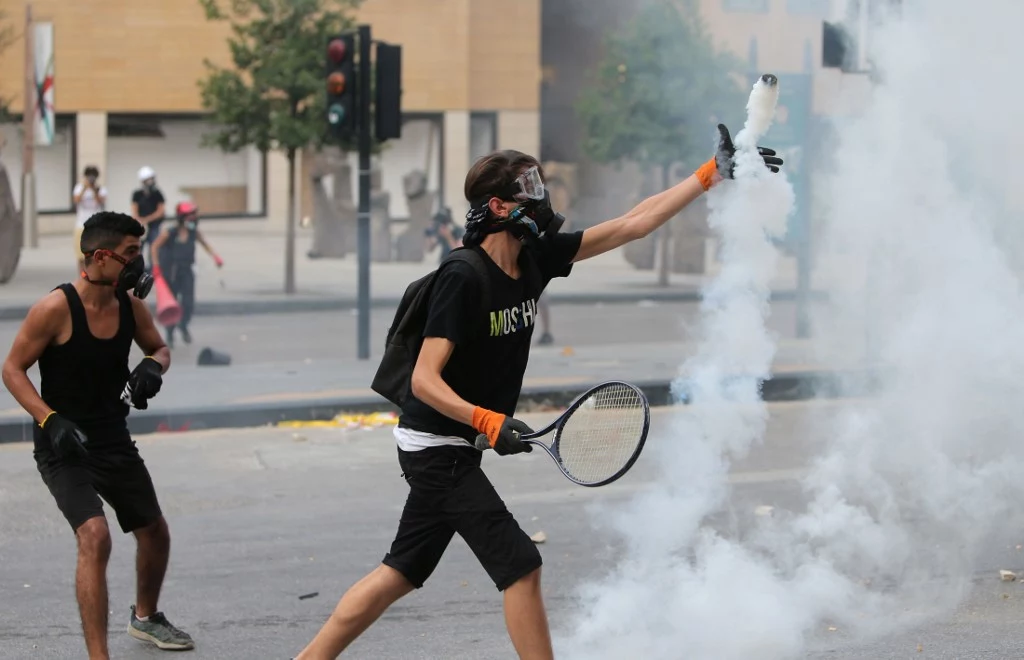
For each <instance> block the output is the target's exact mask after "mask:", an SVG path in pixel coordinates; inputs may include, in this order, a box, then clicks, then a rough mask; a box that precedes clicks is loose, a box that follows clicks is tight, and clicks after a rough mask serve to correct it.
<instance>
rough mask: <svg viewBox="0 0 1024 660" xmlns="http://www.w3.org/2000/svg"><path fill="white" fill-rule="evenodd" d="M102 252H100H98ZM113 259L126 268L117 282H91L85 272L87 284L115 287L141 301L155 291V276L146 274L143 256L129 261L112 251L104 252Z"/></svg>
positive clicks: (83, 274)
mask: <svg viewBox="0 0 1024 660" xmlns="http://www.w3.org/2000/svg"><path fill="white" fill-rule="evenodd" d="M96 252H100V250H96V251H94V252H93V254H96ZM103 252H105V253H106V254H107V255H109V256H110V258H111V259H113V260H114V261H116V262H118V263H119V264H121V265H122V266H124V268H122V269H121V272H120V273H118V275H117V280H116V281H110V280H91V279H89V276H88V275H86V274H85V273H84V272H83V273H82V277H83V278H85V281H86V282H89V283H90V284H97V285H99V286H113V287H115V288H116V289H117V290H118V291H123V292H125V293H128V292H129V291H131V292H132V294H134V295H135V297H136V298H138V299H139V300H143V299H144V298H145V297H146V296H148V295H149V292H150V291H151V290H152V289H153V276H152V275H150V274H149V273H147V272H146V263H145V261H143V259H142V255H141V254H140V255H138V256H136V257H135V258H134V259H131V260H128V259H125V258H124V257H122V256H121V255H119V254H117V253H116V252H113V251H110V250H103Z"/></svg>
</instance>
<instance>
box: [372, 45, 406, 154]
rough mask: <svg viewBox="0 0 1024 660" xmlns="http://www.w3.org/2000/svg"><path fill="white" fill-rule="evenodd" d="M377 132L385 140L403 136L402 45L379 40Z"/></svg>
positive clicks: (376, 102) (375, 131)
mask: <svg viewBox="0 0 1024 660" xmlns="http://www.w3.org/2000/svg"><path fill="white" fill-rule="evenodd" d="M375 73H376V78H377V80H376V81H375V82H376V84H375V90H374V92H375V98H374V106H375V110H376V112H375V117H374V119H375V124H376V125H375V126H374V136H375V137H376V138H377V140H379V141H381V142H383V141H384V140H390V139H392V138H400V137H402V47H401V46H392V45H391V44H385V43H378V44H377V70H376V72H375Z"/></svg>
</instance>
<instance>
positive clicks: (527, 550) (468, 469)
mask: <svg viewBox="0 0 1024 660" xmlns="http://www.w3.org/2000/svg"><path fill="white" fill-rule="evenodd" d="M480 458H481V452H480V451H478V450H477V449H474V448H472V447H469V446H467V447H456V446H454V445H453V446H444V447H429V448H427V449H421V450H419V451H414V452H407V451H403V450H401V449H399V450H398V462H399V464H400V465H401V467H402V471H403V472H404V474H403V476H404V477H405V480H406V481H407V482H408V483H409V497H408V499H406V501H405V508H404V509H403V510H402V518H401V521H400V522H399V524H398V533H397V534H396V535H395V540H394V542H392V544H391V550H390V552H388V553H387V554H386V555H385V556H384V560H383V563H384V564H385V565H387V566H390V567H391V568H394V569H395V570H396V571H398V572H399V573H401V574H402V575H403V576H405V578H406V579H407V580H409V582H411V583H412V584H413V586H415V587H416V588H417V589H419V588H420V587H422V586H423V583H424V582H426V581H427V578H429V577H430V574H431V573H433V572H434V569H435V568H436V567H437V564H438V562H440V561H441V555H443V554H444V551H445V549H446V548H447V547H448V543H450V542H451V540H452V536H454V535H455V534H456V533H458V534H459V536H461V537H462V538H463V539H464V540H465V541H466V544H467V545H468V546H469V548H470V549H471V550H472V551H473V554H475V555H476V558H477V559H478V560H479V561H480V564H481V565H482V566H483V567H484V570H485V571H487V574H488V575H489V576H490V578H491V580H492V581H493V582H494V585H495V586H496V587H497V588H498V590H499V591H504V590H505V589H506V588H508V587H509V586H511V585H512V584H514V583H515V582H516V581H517V580H519V579H520V578H522V577H524V576H526V575H528V574H530V573H532V572H533V571H535V570H536V569H538V568H540V566H541V564H542V561H541V556H540V552H539V551H538V550H537V547H536V546H535V545H534V543H533V541H531V540H530V537H529V536H527V534H526V532H524V531H523V530H522V528H520V527H519V523H517V522H516V521H515V519H514V518H513V517H512V514H511V513H509V511H508V508H506V506H505V503H504V502H503V501H502V500H501V498H500V497H499V496H498V493H497V491H495V490H494V486H493V485H491V482H490V480H488V479H487V476H486V475H485V474H484V472H483V470H481V469H480Z"/></svg>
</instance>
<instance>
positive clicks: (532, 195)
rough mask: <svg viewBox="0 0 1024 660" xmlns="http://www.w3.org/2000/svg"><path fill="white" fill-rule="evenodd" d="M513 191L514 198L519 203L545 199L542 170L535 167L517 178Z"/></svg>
mask: <svg viewBox="0 0 1024 660" xmlns="http://www.w3.org/2000/svg"><path fill="white" fill-rule="evenodd" d="M512 190H513V192H512V198H513V199H515V200H516V201H517V202H528V201H530V200H534V201H539V200H542V199H544V180H543V179H541V178H540V169H539V168H538V167H537V166H536V165H534V166H533V167H531V168H530V169H528V170H526V171H524V172H523V173H522V174H520V175H519V176H518V177H516V180H515V183H513V184H512Z"/></svg>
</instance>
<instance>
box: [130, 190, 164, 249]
mask: <svg viewBox="0 0 1024 660" xmlns="http://www.w3.org/2000/svg"><path fill="white" fill-rule="evenodd" d="M164 201H165V200H164V194H163V193H162V192H160V189H159V188H157V187H156V186H153V188H151V189H150V190H149V192H146V189H145V188H139V189H138V190H136V191H135V192H133V193H132V203H133V204H138V206H139V217H140V218H145V217H146V216H147V215H149V214H151V213H152V212H153V211H156V207H158V206H160V205H161V204H163V203H164ZM161 222H163V218H157V219H156V220H153V221H152V222H151V223H149V230H148V231H147V233H146V236H147V238H151V239H152V240H156V237H157V236H158V235H159V232H160V223H161Z"/></svg>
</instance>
